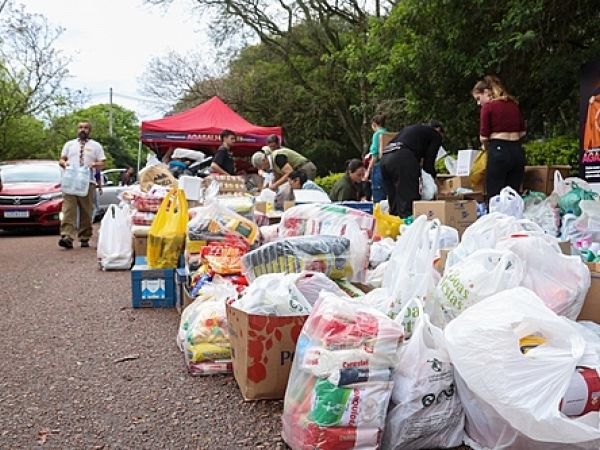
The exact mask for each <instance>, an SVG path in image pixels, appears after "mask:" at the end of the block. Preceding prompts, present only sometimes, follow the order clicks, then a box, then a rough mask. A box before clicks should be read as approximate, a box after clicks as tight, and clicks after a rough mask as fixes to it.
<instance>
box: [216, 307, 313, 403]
mask: <svg viewBox="0 0 600 450" xmlns="http://www.w3.org/2000/svg"><path fill="white" fill-rule="evenodd" d="M307 317H308V316H286V317H279V316H263V315H257V314H248V313H246V312H244V311H241V310H239V309H237V308H235V307H232V306H230V305H228V306H227V326H228V327H229V339H230V342H231V353H232V357H233V375H234V377H235V380H236V381H237V384H238V386H239V387H240V391H241V392H242V396H243V397H244V399H245V400H261V399H282V398H283V396H284V395H285V388H286V387H287V382H288V377H289V374H290V369H291V367H292V361H293V359H294V353H295V351H296V342H297V341H298V336H299V335H300V331H301V330H302V326H303V325H304V322H305V321H306V318H307Z"/></svg>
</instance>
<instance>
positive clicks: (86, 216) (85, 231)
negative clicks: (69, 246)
mask: <svg viewBox="0 0 600 450" xmlns="http://www.w3.org/2000/svg"><path fill="white" fill-rule="evenodd" d="M95 191H96V185H95V184H94V183H90V188H89V190H88V194H87V195H86V196H85V197H79V196H77V195H68V194H63V205H62V221H61V222H60V235H61V236H65V237H68V238H69V239H71V240H72V241H74V240H75V238H76V237H77V238H78V239H79V240H80V241H89V240H90V238H91V237H92V211H93V209H94V192H95ZM77 209H79V230H77V229H76V228H77Z"/></svg>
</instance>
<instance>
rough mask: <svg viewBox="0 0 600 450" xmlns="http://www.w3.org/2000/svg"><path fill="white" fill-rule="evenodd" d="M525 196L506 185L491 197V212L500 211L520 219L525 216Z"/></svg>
mask: <svg viewBox="0 0 600 450" xmlns="http://www.w3.org/2000/svg"><path fill="white" fill-rule="evenodd" d="M523 208H524V204H523V198H521V196H520V195H519V194H518V193H517V191H515V190H514V189H513V188H511V187H510V186H506V187H505V188H503V189H502V190H501V191H500V194H498V195H495V196H494V197H492V198H491V199H490V212H491V213H493V212H499V213H502V214H506V215H508V216H513V217H516V218H517V219H520V218H522V217H523Z"/></svg>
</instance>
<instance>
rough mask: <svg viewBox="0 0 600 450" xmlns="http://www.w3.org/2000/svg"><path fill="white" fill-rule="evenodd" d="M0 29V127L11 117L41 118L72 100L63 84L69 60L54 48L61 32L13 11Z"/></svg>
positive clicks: (33, 16) (41, 20)
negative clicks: (30, 116)
mask: <svg viewBox="0 0 600 450" xmlns="http://www.w3.org/2000/svg"><path fill="white" fill-rule="evenodd" d="M3 7H4V9H6V11H7V12H2V14H3V16H6V17H5V18H4V19H3V21H2V24H1V26H0V98H2V102H0V127H2V126H4V125H5V124H6V123H7V122H8V121H10V120H11V119H12V118H14V117H20V116H22V115H40V114H43V113H49V112H51V111H52V110H53V109H54V108H57V107H61V106H63V105H65V103H68V102H69V101H70V99H71V95H70V93H69V92H68V91H67V90H65V89H63V87H62V83H63V81H64V79H65V78H66V76H67V75H68V69H67V65H68V63H69V62H70V60H69V59H68V58H66V57H64V56H63V54H62V52H60V51H59V50H56V49H55V42H56V40H57V39H58V37H59V36H60V35H61V33H62V31H63V30H62V29H60V28H53V27H52V26H50V24H48V22H47V20H46V19H45V18H44V17H43V16H40V15H37V14H28V13H26V12H25V11H24V9H23V8H22V7H21V8H17V9H13V8H11V7H10V5H8V6H6V5H5V4H3Z"/></svg>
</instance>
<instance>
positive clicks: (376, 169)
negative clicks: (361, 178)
mask: <svg viewBox="0 0 600 450" xmlns="http://www.w3.org/2000/svg"><path fill="white" fill-rule="evenodd" d="M371 196H372V197H373V203H379V202H380V201H381V200H385V199H386V198H387V194H386V191H385V185H384V184H383V175H381V164H375V166H373V173H372V174H371Z"/></svg>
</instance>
